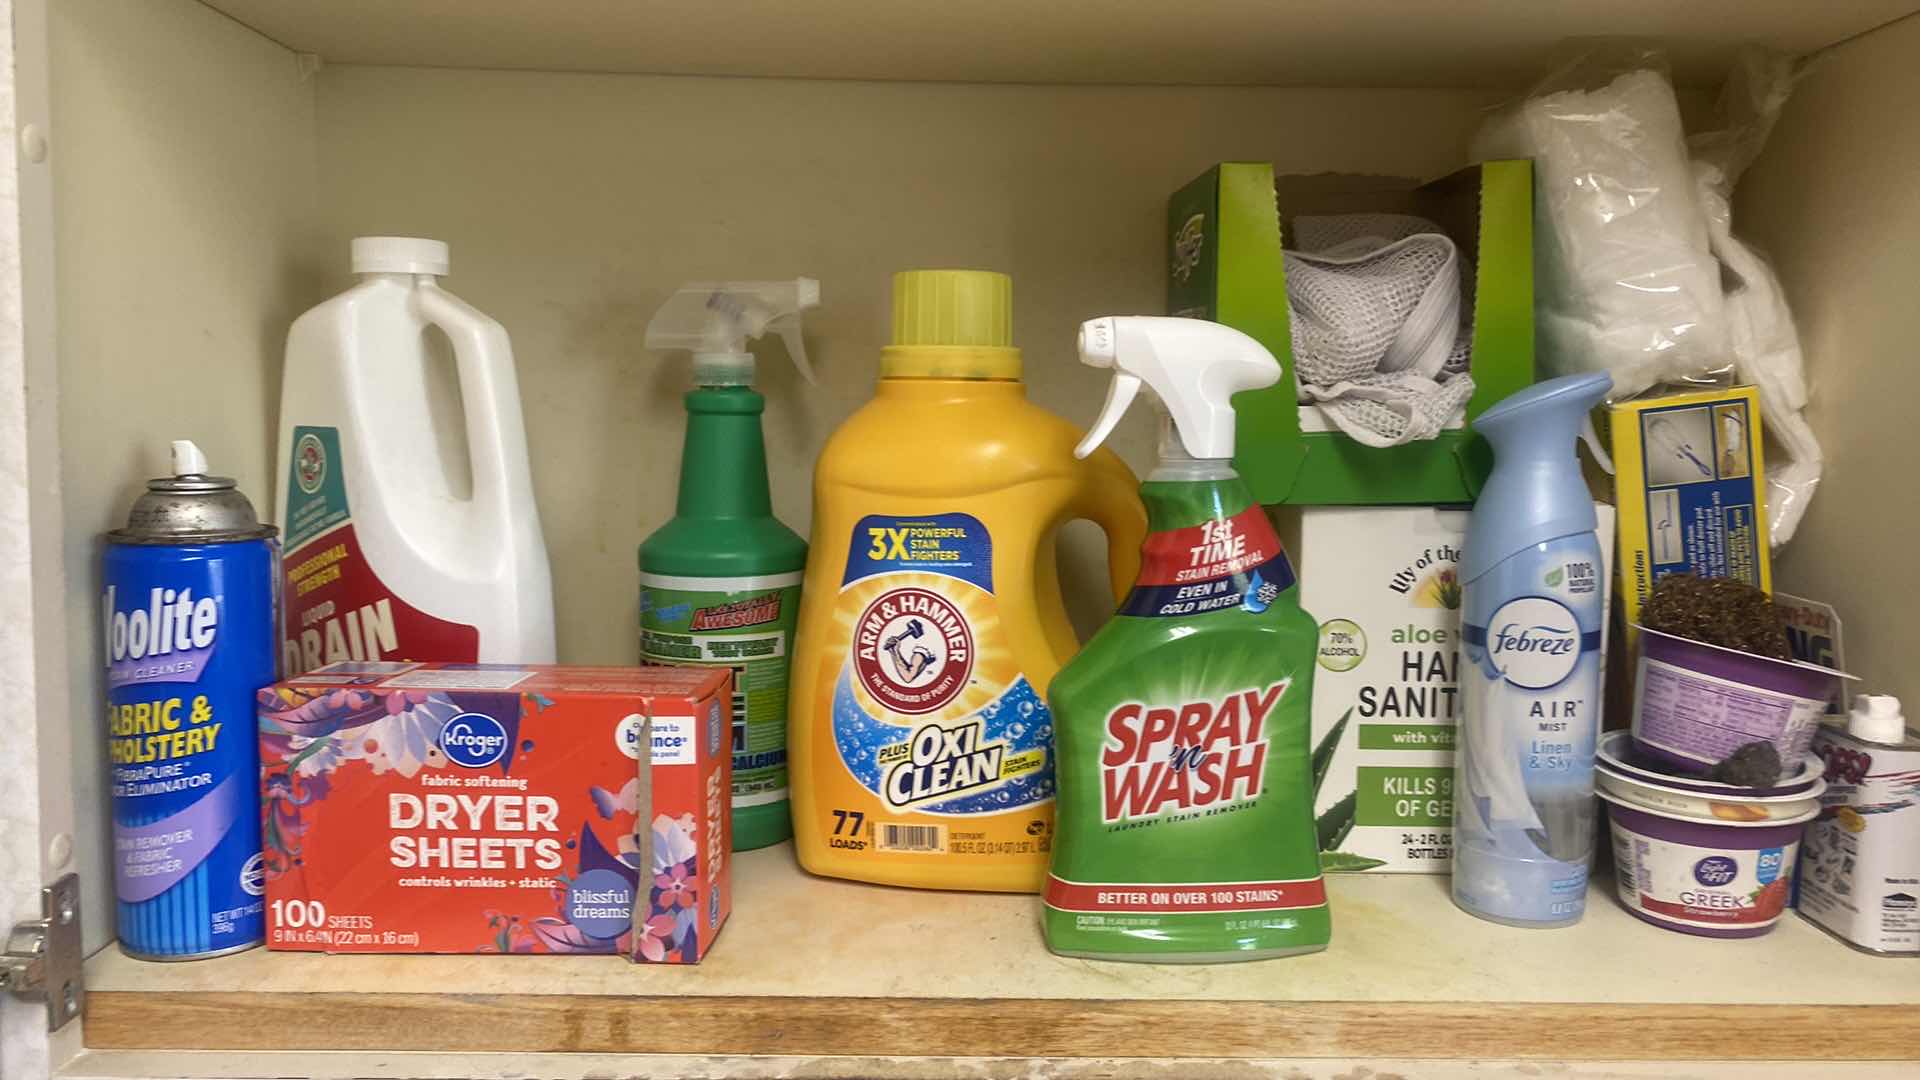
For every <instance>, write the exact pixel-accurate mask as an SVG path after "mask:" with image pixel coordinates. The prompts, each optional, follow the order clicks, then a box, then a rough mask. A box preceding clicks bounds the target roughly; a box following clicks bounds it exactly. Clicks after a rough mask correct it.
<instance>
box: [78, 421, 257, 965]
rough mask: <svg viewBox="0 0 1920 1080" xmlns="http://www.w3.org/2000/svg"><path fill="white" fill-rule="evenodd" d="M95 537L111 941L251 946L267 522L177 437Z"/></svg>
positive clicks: (137, 946)
mask: <svg viewBox="0 0 1920 1080" xmlns="http://www.w3.org/2000/svg"><path fill="white" fill-rule="evenodd" d="M173 465H174V475H172V476H167V477H162V478H160V479H158V480H153V481H150V482H149V483H148V484H147V492H146V494H144V495H142V496H141V497H140V499H139V500H138V501H137V502H135V503H134V505H133V511H132V513H130V514H129V515H128V516H127V524H126V527H125V528H122V529H115V530H114V531H112V532H110V533H108V534H107V545H106V556H105V574H104V580H105V585H104V591H103V593H102V595H101V603H100V614H101V622H102V632H103V636H104V645H105V647H106V658H107V732H108V740H107V742H108V750H109V753H108V756H109V760H110V762H111V768H112V772H113V775H112V791H113V852H114V865H113V883H114V893H115V899H116V918H117V922H118V925H119V933H120V947H121V948H122V949H124V950H125V951H126V952H127V953H128V954H129V955H131V956H137V957H140V958H142V959H146V960H191V959H198V958H200V957H207V956H218V955H220V954H221V953H228V952H235V951H237V950H240V949H247V948H251V947H253V946H255V945H258V944H260V942H261V941H262V935H263V932H264V928H265V919H264V908H263V901H262V899H261V894H262V893H263V892H264V891H265V878H264V876H263V874H262V870H261V859H260V809H259V807H260V780H259V773H260V751H259V740H258V738H257V737H256V736H255V722H254V693H255V692H256V691H258V690H259V689H260V688H261V687H263V686H266V685H268V684H270V683H272V682H273V677H274V670H273V664H274V653H273V638H274V635H273V583H274V569H275V568H274V561H275V555H276V551H275V544H274V540H273V536H274V529H273V527H272V526H270V525H262V524H260V519H259V517H258V516H257V515H255V513H254V510H253V505H252V504H251V503H249V502H247V498H246V496H245V495H242V494H240V492H238V491H236V490H235V489H234V482H233V481H232V480H229V479H227V478H226V477H221V476H208V475H207V474H206V468H207V466H206V459H205V458H204V457H203V456H201V454H200V451H199V449H198V448H197V447H195V446H194V445H193V444H192V443H190V442H176V443H174V444H173Z"/></svg>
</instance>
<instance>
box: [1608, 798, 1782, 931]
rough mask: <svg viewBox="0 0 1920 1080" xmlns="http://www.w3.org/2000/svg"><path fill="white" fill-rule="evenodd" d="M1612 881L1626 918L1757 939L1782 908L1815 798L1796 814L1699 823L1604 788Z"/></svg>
mask: <svg viewBox="0 0 1920 1080" xmlns="http://www.w3.org/2000/svg"><path fill="white" fill-rule="evenodd" d="M1599 795H1600V798H1601V799H1602V800H1604V801H1605V802H1606V804H1607V818H1608V820H1609V822H1610V823H1611V825H1610V828H1611V831H1612V834H1613V862H1614V884H1615V888H1616V889H1617V891H1618V894H1619V898H1620V904H1621V906H1622V907H1624V908H1626V909H1627V911H1628V913H1629V914H1631V915H1633V917H1634V918H1637V919H1640V920H1641V921H1643V922H1649V923H1652V924H1653V925H1655V926H1660V927H1665V928H1666V929H1668V930H1677V931H1679V932H1681V933H1683V934H1696V935H1698V936H1701V937H1717V938H1747V937H1759V936H1760V935H1762V934H1765V933H1767V932H1768V931H1770V930H1772V929H1773V926H1774V924H1775V923H1777V922H1779V921H1780V915H1781V912H1782V911H1784V910H1785V909H1786V905H1787V890H1788V889H1789V888H1791V885H1790V883H1791V882H1792V880H1793V862H1794V859H1795V858H1796V857H1797V856H1798V855H1799V852H1800V836H1801V833H1802V831H1803V830H1804V829H1805V828H1806V823H1807V822H1808V821H1811V820H1812V819H1813V818H1814V817H1815V816H1816V815H1817V814H1819V812H1820V811H1819V805H1818V802H1819V800H1818V799H1817V798H1816V799H1815V800H1814V804H1815V805H1814V807H1813V808H1812V809H1810V810H1808V811H1806V812H1805V813H1804V814H1802V815H1801V816H1799V817H1793V818H1786V819H1783V820H1771V819H1769V820H1765V821H1704V820H1701V819H1699V818H1697V817H1691V816H1687V815H1684V814H1680V813H1676V812H1672V811H1666V810H1656V809H1651V808H1648V807H1644V806H1637V805H1634V804H1633V803H1632V802H1630V801H1629V800H1627V799H1626V798H1623V797H1622V796H1621V795H1620V794H1618V793H1617V792H1615V791H1610V790H1608V788H1607V787H1606V786H1605V785H1602V786H1601V787H1600V789H1599Z"/></svg>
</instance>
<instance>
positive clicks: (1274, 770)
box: [1042, 317, 1332, 963]
mask: <svg viewBox="0 0 1920 1080" xmlns="http://www.w3.org/2000/svg"><path fill="white" fill-rule="evenodd" d="M1080 359H1081V362H1083V363H1086V364H1089V365H1092V366H1094V367H1102V368H1112V369H1113V383H1112V386H1111V388H1110V389H1109V391H1108V394H1107V403H1106V406H1105V408H1104V409H1103V410H1102V412H1101V415H1100V419H1099V420H1098V421H1097V422H1096V423H1095V424H1094V427H1093V429H1092V430H1091V431H1090V432H1089V433H1088V434H1087V437H1086V439H1085V441H1083V442H1082V443H1081V444H1080V446H1079V448H1078V449H1077V450H1076V451H1075V452H1076V453H1078V454H1079V455H1080V456H1081V457H1085V456H1086V455H1087V454H1090V453H1092V452H1093V450H1094V449H1095V448H1096V447H1098V446H1099V445H1100V443H1101V442H1103V441H1104V440H1105V439H1106V437H1107V436H1108V435H1109V434H1111V433H1112V431H1113V428H1114V425H1115V424H1116V423H1118V422H1119V420H1120V417H1121V415H1122V414H1124V413H1125V412H1126V410H1127V407H1128V405H1130V404H1131V403H1132V402H1133V400H1134V398H1135V397H1136V396H1137V395H1138V394H1139V393H1140V391H1141V390H1142V389H1143V388H1145V389H1147V390H1150V391H1151V393H1152V394H1153V396H1155V397H1157V398H1158V399H1159V401H1160V404H1161V406H1162V411H1161V425H1162V426H1161V436H1160V461H1159V465H1158V467H1157V468H1155V469H1154V471H1153V472H1152V474H1151V475H1149V476H1148V477H1147V481H1146V482H1145V483H1144V484H1141V485H1140V498H1141V499H1142V501H1144V502H1145V503H1146V505H1147V528H1148V534H1147V539H1146V542H1145V543H1144V544H1143V545H1142V546H1141V566H1140V574H1139V577H1138V578H1137V579H1135V581H1134V585H1133V590H1132V591H1131V592H1130V593H1128V595H1127V598H1126V600H1125V601H1123V602H1122V603H1121V605H1120V610H1119V611H1118V613H1116V614H1115V615H1114V617H1113V618H1112V619H1111V620H1109V621H1108V622H1107V624H1106V625H1105V626H1103V627H1101V628H1100V630H1099V632H1098V633H1096V634H1094V636H1093V639H1092V640H1091V641H1089V642H1087V644H1086V647H1085V648H1083V649H1082V650H1081V651H1080V653H1079V655H1077V656H1075V657H1074V658H1073V660H1072V661H1071V662H1069V663H1068V664H1067V666H1066V667H1064V668H1061V669H1060V673H1059V674H1057V675H1055V676H1054V678H1053V685H1052V687H1051V688H1050V690H1049V692H1048V695H1047V698H1048V704H1049V705H1050V706H1051V707H1052V709H1053V714H1054V723H1055V730H1054V740H1055V743H1054V745H1055V753H1056V754H1057V755H1058V764H1057V770H1058V771H1057V779H1058V785H1059V791H1058V797H1057V801H1056V803H1055V821H1056V829H1057V832H1056V834H1055V837H1054V846H1053V853H1052V862H1051V865H1050V866H1049V867H1048V875H1047V884H1046V891H1045V894H1044V903H1045V906H1044V909H1043V915H1042V920H1043V923H1042V929H1043V930H1044V931H1045V934H1046V939H1047V947H1048V948H1050V949H1052V950H1053V951H1054V952H1057V953H1061V954H1063V955H1067V956H1082V957H1088V958H1092V959H1100V960H1147V961H1158V962H1163V963H1207V962H1215V961H1222V960H1253V959H1259V958H1263V957H1273V956H1290V955H1295V954H1298V953H1308V952H1317V951H1319V950H1321V949H1324V948H1326V946H1327V942H1328V939H1329V938H1330V937H1331V934H1332V929H1331V927H1332V924H1331V921H1330V918H1329V916H1328V912H1327V896H1326V888H1325V885H1324V883H1323V882H1322V881H1321V878H1320V857H1319V847H1320V845H1319V842H1318V839H1317V838H1316V836H1315V834H1314V822H1313V793H1312V780H1311V772H1312V769H1311V765H1310V762H1309V760H1308V759H1309V750H1308V739H1309V719H1308V707H1309V705H1310V704H1311V702H1312V700H1313V665H1314V656H1315V652H1316V649H1317V643H1318V640H1319V631H1318V629H1317V627H1316V626H1315V624H1314V621H1313V618H1312V616H1310V615H1308V614H1307V613H1306V612H1304V611H1302V610H1301V609H1300V603H1299V589H1298V587H1297V583H1296V581H1295V578H1294V572H1293V567H1292V565H1291V564H1290V563H1289V562H1288V560H1287V555H1286V552H1285V551H1284V550H1282V548H1281V547H1280V540H1279V537H1278V536H1277V535H1276V534H1275V533H1274V529H1273V525H1272V524H1271V523H1270V522H1269V521H1268V520H1267V516H1266V512H1265V511H1264V510H1263V509H1262V508H1261V507H1260V505H1259V504H1258V503H1256V502H1254V500H1253V496H1252V494H1251V493H1250V492H1249V491H1248V490H1247V486H1246V484H1245V482H1243V481H1242V480H1241V479H1240V476H1239V474H1238V473H1236V472H1234V471H1233V462H1232V457H1233V437H1234V413H1233V395H1234V394H1235V393H1237V392H1239V391H1242V390H1256V389H1259V388H1261V387H1264V386H1270V385H1272V384H1273V383H1274V382H1275V381H1277V380H1278V379H1279V378H1280V374H1281V371H1280V365H1279V364H1278V363H1277V362H1276V361H1275V360H1274V358H1273V356H1272V354H1270V353H1268V352H1267V350H1266V349H1265V348H1263V347H1261V345H1260V344H1259V343H1258V342H1256V341H1254V340H1253V339H1252V338H1250V337H1248V336H1247V335H1245V334H1242V333H1240V332H1239V331H1237V330H1232V329H1229V328H1227V327H1225V326H1220V325H1218V324H1216V323H1210V322H1203V321H1200V320H1198V319H1170V318H1150V317H1118V318H1116V317H1108V318H1103V319H1094V320H1092V321H1090V322H1087V323H1085V324H1083V325H1082V326H1081V327H1080Z"/></svg>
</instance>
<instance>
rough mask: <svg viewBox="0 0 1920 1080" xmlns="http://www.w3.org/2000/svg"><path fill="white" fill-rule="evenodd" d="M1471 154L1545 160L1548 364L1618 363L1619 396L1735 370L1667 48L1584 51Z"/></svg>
mask: <svg viewBox="0 0 1920 1080" xmlns="http://www.w3.org/2000/svg"><path fill="white" fill-rule="evenodd" d="M1473 156H1474V158H1475V160H1483V161H1484V160H1488V159H1492V158H1532V159H1533V161H1534V233H1535V235H1534V251H1535V267H1534V270H1535V320H1536V322H1535V336H1536V339H1537V343H1538V357H1539V363H1540V366H1541V367H1542V369H1543V374H1545V375H1568V374H1574V373H1578V372H1586V371H1605V372H1608V373H1609V374H1611V375H1612V376H1613V379H1614V397H1615V399H1616V400H1617V399H1622V398H1628V397H1632V396H1634V395H1636V394H1639V393H1641V392H1642V391H1645V390H1647V389H1648V388H1650V387H1653V386H1655V385H1658V384H1661V383H1690V382H1703V381H1713V380H1714V379H1715V377H1716V376H1717V375H1722V374H1724V373H1725V371H1726V369H1727V367H1728V365H1727V352H1726V348H1727V333H1726V325H1725V315H1724V304H1723V300H1722V295H1721V283H1720V264H1719V262H1718V261H1717V260H1716V259H1715V258H1714V256H1713V252H1712V251H1711V249H1710V243H1709V239H1708V234H1707V227H1706V220H1705V218H1704V217H1703V216H1702V215H1701V213H1700V207H1699V203H1698V196H1697V194H1696V186H1695V182H1694V176H1693V169H1692V165H1691V162H1690V161H1689V158H1688V155H1687V146H1686V135H1685V131H1684V129H1683V128H1682V126H1681V121H1680V107H1679V103H1678V102H1677V101H1676V100H1675V98H1674V94H1673V84H1672V82H1671V81H1670V80H1669V79H1668V78H1667V74H1666V71H1665V67H1664V65H1663V64H1662V63H1661V62H1660V59H1659V57H1658V55H1657V54H1655V53H1651V52H1648V51H1646V50H1642V49H1623V48H1621V47H1619V46H1608V47H1603V48H1601V49H1599V50H1598V51H1596V52H1593V53H1589V54H1587V55H1585V56H1582V57H1580V58H1579V59H1577V60H1575V61H1574V62H1573V63H1572V64H1570V65H1567V66H1565V67H1563V68H1562V69H1561V70H1559V71H1557V72H1556V73H1555V74H1553V75H1552V76H1549V77H1548V78H1547V79H1546V80H1545V81H1544V82H1542V83H1541V84H1540V85H1539V86H1538V87H1536V88H1535V89H1534V90H1533V92H1532V93H1530V94H1529V95H1528V97H1526V98H1525V99H1524V100H1522V101H1520V102H1518V103H1516V104H1514V105H1511V106H1509V107H1507V108H1505V109H1503V110H1501V111H1500V112H1498V113H1497V114H1495V116H1494V117H1492V118H1491V119H1490V120H1489V121H1488V122H1487V123H1486V124H1484V125H1483V126H1482V127H1481V129H1480V131H1479V133H1478V134H1476V135H1475V137H1474V141H1473Z"/></svg>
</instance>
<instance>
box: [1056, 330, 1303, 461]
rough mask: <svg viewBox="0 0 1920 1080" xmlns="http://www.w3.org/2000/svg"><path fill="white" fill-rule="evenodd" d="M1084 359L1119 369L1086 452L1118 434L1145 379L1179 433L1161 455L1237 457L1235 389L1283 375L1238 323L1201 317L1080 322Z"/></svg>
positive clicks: (1082, 449)
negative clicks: (1225, 323) (1224, 323)
mask: <svg viewBox="0 0 1920 1080" xmlns="http://www.w3.org/2000/svg"><path fill="white" fill-rule="evenodd" d="M1079 348H1080V362H1081V363H1083V364H1086V365H1088V366H1089V367H1097V368H1112V369H1113V382H1112V384H1110V385H1109V386H1108V388H1107V401H1106V404H1105V405H1104V406H1102V407H1101V410H1100V416H1099V418H1098V419H1096V420H1095V421H1094V423H1093V427H1092V428H1090V429H1089V430H1088V431H1087V437H1086V438H1085V439H1082V440H1081V441H1080V445H1079V446H1077V447H1075V448H1074V451H1073V452H1074V454H1075V455H1076V456H1078V457H1083V458H1084V457H1086V456H1087V455H1088V454H1091V453H1093V452H1094V450H1096V449H1098V448H1099V446H1100V444H1101V443H1103V442H1105V441H1106V440H1107V436H1109V435H1111V434H1113V429H1114V427H1115V425H1117V424H1119V423H1120V417H1121V416H1123V415H1125V414H1126V411H1127V408H1128V406H1130V405H1132V404H1133V399H1134V398H1136V397H1138V396H1139V393H1140V389H1141V387H1142V386H1145V387H1146V388H1147V389H1148V390H1150V391H1152V393H1153V396H1154V397H1156V398H1158V399H1159V401H1160V404H1161V406H1162V407H1163V409H1164V410H1165V416H1166V420H1167V422H1168V423H1169V424H1171V425H1172V427H1173V429H1174V431H1176V432H1177V433H1178V435H1179V438H1178V440H1174V439H1169V438H1163V439H1162V440H1161V446H1162V456H1163V457H1165V456H1166V455H1167V454H1168V453H1178V452H1179V451H1180V449H1182V448H1184V450H1185V452H1186V454H1188V455H1190V456H1192V457H1194V458H1200V459H1209V460H1218V459H1226V458H1231V457H1232V456H1233V420H1234V416H1233V395H1235V394H1237V393H1239V392H1240V391H1242V390H1259V389H1261V388H1263V387H1267V386H1272V385H1273V384H1274V383H1276V382H1278V381H1279V380H1280V364H1279V362H1278V361H1276V360H1275V359H1274V358H1273V354H1272V353H1270V352H1268V351H1267V350H1266V347H1265V346H1263V345H1261V344H1260V343H1259V342H1257V341H1255V340H1254V339H1252V338H1250V337H1248V336H1247V335H1245V334H1243V333H1241V332H1240V331H1238V330H1235V329H1233V328H1231V327H1227V326H1222V325H1220V324H1219V323H1213V322H1207V321H1205V320H1202V319H1176V318H1166V317H1162V316H1153V315H1120V316H1114V315H1109V316H1107V317H1105V318H1101V319H1089V320H1088V321H1086V322H1084V323H1081V324H1080V345H1079Z"/></svg>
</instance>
